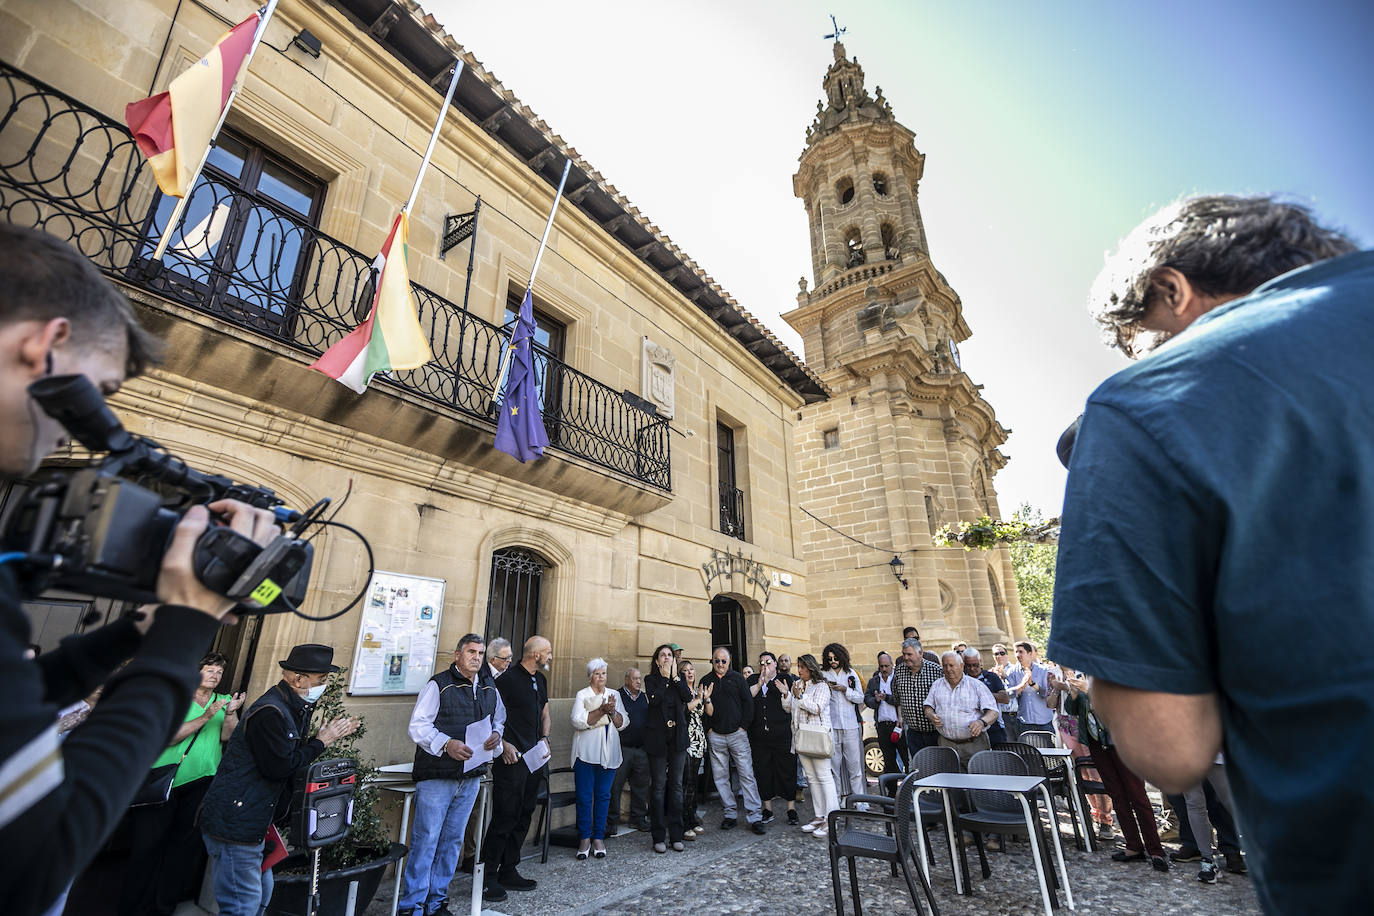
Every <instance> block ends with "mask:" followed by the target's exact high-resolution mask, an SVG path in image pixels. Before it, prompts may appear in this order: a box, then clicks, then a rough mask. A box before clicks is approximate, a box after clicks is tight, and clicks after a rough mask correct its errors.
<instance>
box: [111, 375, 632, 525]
mask: <svg viewBox="0 0 1374 916" xmlns="http://www.w3.org/2000/svg"><path fill="white" fill-rule="evenodd" d="M111 403H112V404H113V405H114V406H115V407H116V408H118V409H120V410H125V409H127V410H129V411H132V412H133V413H135V414H137V415H138V416H141V417H146V418H149V419H151V420H153V421H164V422H167V423H172V424H175V425H176V426H177V427H180V428H184V429H192V430H195V431H197V432H201V433H209V434H213V435H218V436H228V437H230V438H233V439H236V440H239V441H240V442H244V443H252V444H253V446H255V447H257V448H269V449H274V450H276V451H279V452H282V453H285V454H288V455H292V456H294V457H300V458H306V459H312V460H315V459H318V460H327V461H328V462H329V464H330V465H331V466H334V467H338V468H342V469H345V470H347V471H352V472H355V473H359V474H367V475H368V476H370V477H378V478H382V479H385V480H390V481H394V482H396V483H402V484H409V485H412V486H415V487H419V488H421V489H424V490H429V491H433V492H437V493H443V494H445V495H447V496H454V497H457V498H460V499H469V500H473V501H474V502H478V503H481V504H484V505H490V506H495V507H498V508H501V509H507V510H509V511H511V512H518V513H520V514H522V515H532V516H535V517H538V518H544V519H547V520H549V521H551V522H554V523H557V524H562V525H567V526H569V527H571V528H577V529H579V530H582V531H588V532H591V533H593V534H597V535H602V536H606V537H610V536H612V535H615V534H616V533H618V532H620V531H621V530H622V529H624V528H625V526H626V525H628V524H629V523H630V521H631V517H630V516H628V515H625V514H623V513H619V512H614V511H611V510H607V509H604V508H600V507H597V506H592V505H587V504H583V503H579V502H576V501H574V500H571V499H569V498H568V497H566V496H563V495H560V494H557V493H553V492H549V491H547V490H542V489H540V488H538V487H531V486H527V485H525V484H522V483H520V482H519V481H517V480H514V479H512V478H508V477H503V476H500V475H497V474H490V473H486V472H483V471H480V470H477V469H475V468H472V467H471V466H468V465H465V464H461V463H457V462H453V461H447V460H444V459H443V458H440V457H439V456H436V455H432V454H429V453H428V452H424V451H421V450H419V449H414V448H407V447H405V446H403V445H399V444H397V443H395V442H391V441H388V440H386V439H382V438H380V437H377V436H371V435H368V434H366V433H362V432H358V431H355V430H350V429H346V428H344V427H341V426H337V425H335V424H332V423H327V422H325V421H323V420H318V419H316V418H314V417H309V416H305V415H303V414H299V413H296V412H294V411H287V410H283V409H280V408H276V407H274V406H273V405H271V404H267V403H264V402H262V401H258V400H255V399H253V398H249V397H243V396H241V395H238V394H235V393H234V392H231V391H225V390H223V389H220V388H215V387H213V386H211V385H208V384H205V383H202V382H195V381H189V380H187V379H184V378H181V377H180V376H176V375H172V374H169V373H165V372H161V371H157V370H154V371H153V372H152V373H150V374H149V375H148V376H145V377H142V378H137V379H133V380H131V381H129V382H128V383H127V384H125V385H124V386H123V387H121V388H120V390H119V392H118V394H116V395H115V396H114V397H113V398H112V399H111ZM192 403H194V409H188V406H189V405H191V404H192ZM313 495H315V496H319V495H320V494H313Z"/></svg>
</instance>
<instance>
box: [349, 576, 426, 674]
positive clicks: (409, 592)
mask: <svg viewBox="0 0 1374 916" xmlns="http://www.w3.org/2000/svg"><path fill="white" fill-rule="evenodd" d="M443 610H444V580H443V579H429V578H425V577H423V576H408V575H406V574H404V573H394V572H382V571H381V570H377V571H375V572H373V573H372V578H371V580H369V581H368V583H367V594H366V597H364V598H363V616H362V622H361V623H360V624H359V626H358V647H357V649H356V650H354V653H353V668H352V670H351V671H350V672H349V680H348V692H349V693H350V694H352V695H354V696H375V695H380V694H406V693H419V692H420V688H421V687H423V686H424V685H425V682H426V681H428V680H429V679H430V678H431V677H433V676H434V660H435V657H436V655H437V653H438V651H439V619H440V617H441V616H442V615H443Z"/></svg>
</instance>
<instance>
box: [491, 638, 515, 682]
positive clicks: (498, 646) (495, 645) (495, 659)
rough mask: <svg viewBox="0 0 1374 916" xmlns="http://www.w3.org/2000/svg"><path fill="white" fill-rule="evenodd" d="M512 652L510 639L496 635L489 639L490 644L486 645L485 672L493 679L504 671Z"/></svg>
mask: <svg viewBox="0 0 1374 916" xmlns="http://www.w3.org/2000/svg"><path fill="white" fill-rule="evenodd" d="M513 654H514V651H513V650H512V649H511V645H510V640H509V639H506V638H505V637H504V636H498V637H496V638H495V639H493V640H492V641H491V645H489V646H487V674H488V675H490V676H491V679H492V680H493V681H494V680H496V679H497V678H498V677H500V676H501V675H503V674H505V673H506V669H507V668H509V667H510V660H511V658H512V656H513Z"/></svg>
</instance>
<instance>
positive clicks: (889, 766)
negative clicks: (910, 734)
mask: <svg viewBox="0 0 1374 916" xmlns="http://www.w3.org/2000/svg"><path fill="white" fill-rule="evenodd" d="M896 727H897V723H896V722H879V723H877V724H876V725H875V726H874V728H875V729H876V730H877V732H878V746H879V747H881V748H882V749H883V772H884V773H900V772H901V768H900V767H899V766H897V752H898V751H897V745H895V744H893V743H892V731H893V729H895V728H896ZM904 737H905V736H903V740H902V743H903V744H905V743H906V742H905V740H904ZM903 757H905V755H903Z"/></svg>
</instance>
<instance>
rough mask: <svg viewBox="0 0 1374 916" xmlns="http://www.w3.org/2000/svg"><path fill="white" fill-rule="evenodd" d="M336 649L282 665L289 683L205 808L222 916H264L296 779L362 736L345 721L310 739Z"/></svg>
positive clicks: (262, 701)
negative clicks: (272, 856) (330, 750)
mask: <svg viewBox="0 0 1374 916" xmlns="http://www.w3.org/2000/svg"><path fill="white" fill-rule="evenodd" d="M333 660H334V650H333V649H331V648H330V647H329V646H321V645H316V644H313V643H311V644H306V645H303V646H296V647H294V648H293V649H292V650H291V653H290V654H289V655H287V657H286V658H285V659H284V660H283V661H281V662H278V664H280V665H281V669H282V671H281V680H280V681H279V682H278V683H277V685H276V686H275V687H273V688H272V689H271V690H269V691H267V692H266V693H264V694H263V695H262V696H261V697H259V698H258V700H257V702H255V703H254V704H253V705H252V706H250V707H248V711H247V712H245V713H244V714H243V718H242V719H240V720H239V725H238V728H236V729H234V734H233V735H232V736H231V737H230V738H229V744H228V746H227V747H226V748H225V749H224V759H223V760H221V761H220V765H219V770H218V771H216V773H215V778H214V780H213V781H212V782H211V783H210V788H209V789H208V790H207V791H206V793H205V801H204V802H202V803H201V808H200V829H201V833H202V834H203V836H204V838H205V848H206V849H207V850H209V852H210V859H211V861H212V862H213V863H214V887H215V900H216V902H218V903H219V912H220V916H259V913H261V911H262V910H263V909H265V908H266V906H267V903H268V901H270V900H271V899H272V869H270V868H269V869H267V870H265V871H264V870H263V868H262V851H263V838H264V836H265V835H266V834H267V828H268V827H270V826H272V823H273V821H275V820H276V819H277V816H278V814H285V813H286V811H287V809H288V808H289V807H290V803H291V792H292V786H293V785H294V779H293V777H295V776H297V775H298V774H299V773H300V771H301V770H303V769H305V768H306V767H307V766H309V765H310V764H311V762H312V761H314V759H315V758H316V757H318V756H320V754H322V753H323V752H324V749H325V748H326V747H328V746H329V745H331V744H333V743H334V742H335V741H338V740H339V739H340V738H346V737H348V736H349V735H351V734H353V733H354V732H355V731H357V729H358V720H357V719H352V718H349V717H348V716H339V717H338V718H337V719H335V720H334V721H332V722H327V723H325V724H324V725H322V726H321V727H320V730H319V732H318V733H316V735H315V737H313V738H311V737H310V717H311V715H312V714H313V713H314V712H315V703H317V702H318V701H319V699H320V696H321V695H322V694H323V693H324V688H325V682H326V681H328V680H329V675H330V674H331V673H332V672H334V671H338V670H339V668H338V666H337V665H334V664H332V662H333Z"/></svg>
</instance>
